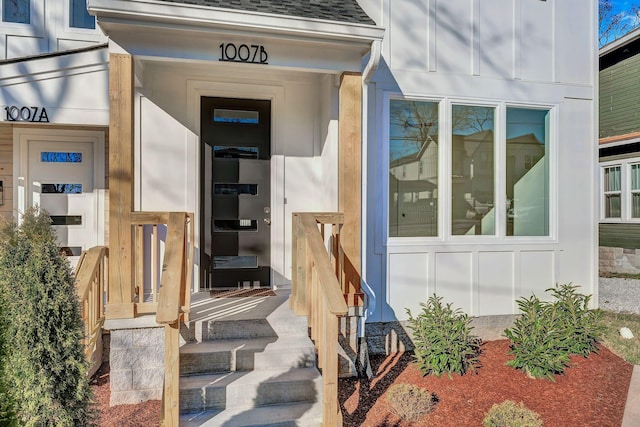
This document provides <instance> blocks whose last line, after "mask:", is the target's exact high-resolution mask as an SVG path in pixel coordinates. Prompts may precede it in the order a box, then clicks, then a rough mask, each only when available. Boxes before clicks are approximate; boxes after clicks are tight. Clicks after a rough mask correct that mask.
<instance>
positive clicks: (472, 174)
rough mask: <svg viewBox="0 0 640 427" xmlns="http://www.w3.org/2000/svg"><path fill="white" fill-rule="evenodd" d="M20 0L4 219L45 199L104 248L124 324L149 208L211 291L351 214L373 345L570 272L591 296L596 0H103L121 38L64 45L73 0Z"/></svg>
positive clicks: (131, 306) (287, 272)
mask: <svg viewBox="0 0 640 427" xmlns="http://www.w3.org/2000/svg"><path fill="white" fill-rule="evenodd" d="M0 1H2V2H3V11H4V10H6V9H5V8H4V6H5V5H6V4H8V2H9V1H10V0H0ZM11 1H13V0H11ZM18 3H24V4H28V5H30V7H31V11H32V15H33V16H32V18H31V20H30V21H29V22H30V23H26V22H25V23H15V22H9V23H3V24H2V26H1V27H0V28H2V31H3V32H4V34H5V35H4V38H3V45H2V46H3V49H2V50H3V52H4V53H3V55H5V57H6V58H11V59H7V60H4V61H1V62H0V104H1V105H2V109H3V110H2V111H3V115H2V121H1V122H0V142H1V146H2V150H3V151H2V153H3V156H4V157H3V160H2V161H3V162H4V163H3V164H4V171H3V172H2V174H0V175H1V178H0V179H2V181H3V182H4V190H5V191H4V201H5V204H4V211H5V212H7V213H8V212H11V211H14V212H20V211H22V210H23V209H24V208H26V207H27V206H30V205H32V204H34V203H39V204H41V205H42V206H45V207H47V208H48V209H50V210H51V211H52V212H53V213H54V214H55V215H56V217H57V218H56V220H57V221H58V223H57V224H58V227H60V228H59V230H61V232H60V234H61V236H64V237H65V238H66V239H67V240H65V241H64V242H63V245H64V246H67V247H69V250H70V251H71V252H72V253H77V251H78V250H79V249H86V248H87V247H90V246H92V245H96V244H102V243H103V242H106V243H107V244H108V246H109V247H110V248H111V250H110V264H109V265H110V268H111V270H110V272H111V274H110V283H109V300H108V302H107V316H108V317H110V318H132V317H134V316H136V314H138V313H140V312H141V307H142V306H143V303H144V302H145V301H143V299H144V297H143V295H144V296H146V295H147V289H146V288H145V290H144V291H145V292H144V294H143V293H140V289H136V292H138V294H137V295H136V294H135V293H134V290H133V288H132V285H131V280H132V279H131V277H130V276H127V273H129V271H128V270H126V268H125V269H124V270H123V267H122V266H123V265H125V264H126V263H127V262H130V258H131V255H132V254H131V247H132V241H133V237H132V235H131V232H130V231H127V230H130V225H131V224H130V222H129V212H132V211H133V212H138V211H142V212H156V211H161V212H168V211H181V212H193V213H194V221H195V229H196V252H195V255H196V256H195V259H194V264H195V270H196V272H195V274H194V280H193V283H192V286H193V291H194V292H196V291H199V290H205V289H211V288H216V287H238V286H241V287H242V286H263V287H264V286H266V287H273V288H281V287H287V286H289V285H290V283H291V277H292V274H293V273H294V272H292V258H293V256H292V255H294V254H292V240H293V238H294V236H292V234H293V233H292V214H293V213H294V212H303V211H306V212H309V211H311V212H338V211H339V212H344V219H345V224H344V226H343V228H342V235H341V240H340V242H341V247H342V249H343V250H344V257H345V260H346V262H348V265H349V267H350V271H349V274H348V275H347V276H348V277H347V279H346V280H347V282H349V283H350V285H352V288H350V290H349V291H348V292H347V293H353V294H357V295H358V296H360V297H361V298H360V300H361V301H364V308H365V310H364V316H363V319H362V320H363V324H364V328H363V329H360V333H361V334H364V335H366V337H367V339H368V341H369V345H370V349H371V351H374V352H379V351H385V350H386V351H389V350H390V349H392V348H395V347H394V346H393V345H392V344H389V343H390V341H391V338H393V337H396V336H401V338H400V339H401V340H404V339H405V338H403V336H404V329H403V327H402V322H404V321H405V320H406V319H407V317H408V316H407V313H406V309H407V308H409V309H411V310H413V312H414V313H415V312H416V310H419V309H420V305H419V304H420V303H421V302H424V301H426V300H427V298H428V297H429V296H430V295H432V294H434V293H436V294H437V295H439V296H441V297H443V298H444V300H445V301H446V302H451V303H453V305H454V306H455V307H459V308H461V309H462V310H464V311H465V312H466V313H468V314H469V315H471V316H474V317H487V316H503V315H507V316H506V317H507V318H508V319H511V316H512V315H513V314H515V313H517V312H518V307H517V305H516V302H515V300H516V299H517V298H519V297H521V296H528V295H530V294H531V293H535V294H536V295H538V296H541V297H544V296H545V289H547V288H549V287H552V286H554V285H555V284H556V283H568V282H573V283H575V284H578V285H579V286H580V291H581V292H583V293H586V294H593V295H594V298H592V300H591V301H592V304H597V300H598V299H597V292H598V288H597V248H596V246H597V234H596V230H597V229H596V225H597V222H598V212H597V208H596V206H597V205H598V203H597V199H596V188H597V177H596V175H595V171H594V169H595V164H596V151H595V149H591V148H590V147H593V145H594V144H593V142H594V141H595V139H596V131H597V123H596V118H597V111H596V101H597V92H596V88H597V84H596V76H597V73H596V66H595V64H596V58H597V48H596V33H595V32H596V25H595V22H597V7H598V6H597V2H596V1H595V0H562V1H545V0H511V1H485V0H425V1H412V0H393V1H391V0H382V1H380V0H375V1H373V0H359V1H356V0H349V1H337V0H328V1H323V2H316V1H310V0H300V1H280V0H262V1H260V2H253V1H248V0H247V1H244V0H243V1H238V2H224V1H219V0H126V1H125V0H87V6H88V10H89V13H90V14H91V15H92V16H95V17H97V27H98V28H99V29H100V30H102V31H103V32H104V34H106V36H108V37H109V44H108V46H107V47H105V46H102V45H92V46H90V47H83V48H81V49H79V50H65V51H57V50H58V49H67V48H69V47H77V46H78V45H77V44H73V45H72V44H66V42H65V43H62V42H61V41H60V40H62V39H61V38H59V37H62V36H60V35H58V34H62V32H66V31H67V29H68V27H69V24H66V22H67V21H66V20H67V17H68V15H67V14H66V12H61V11H63V10H68V9H67V8H68V7H70V6H68V5H70V4H73V5H74V7H75V4H76V2H68V1H64V0H58V1H54V0H47V1H46V2H45V1H44V0H30V1H29V0H24V2H20V1H18ZM62 4H64V6H62ZM45 6H47V7H53V8H54V9H55V8H57V9H55V10H57V11H58V12H57V13H58V15H56V16H57V20H56V19H53V20H52V21H46V22H52V23H53V22H55V24H54V25H53V28H61V30H60V31H61V32H60V33H57V32H52V33H51V34H49V33H47V32H46V31H45V32H44V33H43V31H44V30H45V27H42V26H39V25H40V24H39V22H40V21H38V20H37V19H36V16H38V17H41V16H43V14H44V13H48V12H46V10H44V9H43V8H44V7H45ZM38 11H39V12H38ZM36 12H38V14H36ZM3 19H4V18H3ZM11 19H14V20H15V19H17V18H11ZM22 19H24V18H22ZM43 22H44V21H43ZM63 22H65V23H63ZM83 22H84V21H83ZM567 22H571V25H570V26H568V25H567ZM41 27H42V28H41ZM51 27H52V26H51V25H47V26H46V29H49V28H51ZM63 28H64V31H63V30H62V29H63ZM11 31H15V32H16V34H17V33H19V34H17V35H14V34H13V33H12V32H11ZM87 31H88V33H87V34H88V35H90V36H91V37H87V38H86V39H82V38H81V37H77V38H74V39H73V40H75V42H74V43H80V42H81V41H82V42H83V43H84V42H87V43H93V42H95V43H101V42H102V41H103V39H101V38H100V37H98V38H95V39H94V38H93V37H94V36H95V31H96V30H87ZM27 34H32V35H29V36H27ZM65 34H66V33H65ZM74 34H75V33H74ZM83 34H84V33H83ZM16 37H24V42H25V43H24V48H22V47H21V46H22V44H21V43H20V42H19V40H22V39H17V38H16ZM70 39H71V38H70ZM54 40H58V42H57V43H56V42H55V41H54ZM64 40H67V39H66V38H65V39H64ZM36 47H38V49H36ZM49 51H51V52H53V51H56V52H55V53H46V52H49ZM107 95H109V96H107ZM25 107H26V109H25ZM45 110H46V120H45V119H44V117H45V116H43V112H44V111H45ZM61 150H62V151H61ZM47 152H63V153H81V155H82V159H83V162H80V163H79V164H76V163H73V162H66V163H61V162H49V163H47V162H46V160H43V159H44V157H42V154H41V153H47ZM87 159H90V160H88V163H87V162H86V161H85V160H87ZM84 165H86V166H84ZM105 165H108V166H107V167H106V169H105ZM50 184H82V193H79V194H67V195H66V196H65V198H64V199H62V198H59V197H57V198H56V197H54V195H59V192H58V193H57V194H49V193H50V192H51V191H53V190H51V189H53V188H77V187H74V186H62V187H55V186H54V187H52V186H51V185H50ZM107 190H108V191H109V196H107V195H106V191H107ZM54 193H55V192H54ZM106 224H109V229H110V230H111V232H107V227H106ZM140 247H142V245H141V246H140ZM123 271H124V273H123ZM352 300H353V299H351V298H349V301H352Z"/></svg>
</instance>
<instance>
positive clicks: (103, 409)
mask: <svg viewBox="0 0 640 427" xmlns="http://www.w3.org/2000/svg"><path fill="white" fill-rule="evenodd" d="M91 388H92V389H93V398H94V401H95V406H96V408H97V409H98V412H99V418H98V425H99V426H101V427H154V426H159V425H160V401H159V400H150V401H148V402H143V403H139V404H137V405H117V406H112V407H109V398H110V397H111V391H110V390H109V363H108V362H105V363H103V364H102V366H100V369H99V370H98V372H96V373H95V375H94V376H93V378H92V379H91Z"/></svg>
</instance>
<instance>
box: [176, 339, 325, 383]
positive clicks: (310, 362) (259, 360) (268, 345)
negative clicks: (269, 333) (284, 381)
mask: <svg viewBox="0 0 640 427" xmlns="http://www.w3.org/2000/svg"><path fill="white" fill-rule="evenodd" d="M315 362H316V356H315V348H314V346H313V343H312V342H311V340H310V339H309V338H308V337H306V336H285V337H281V338H275V337H269V338H254V339H250V340H216V341H205V342H199V343H189V344H185V345H184V346H182V347H181V348H180V374H181V375H194V374H204V373H216V372H230V371H251V370H262V369H273V368H274V367H277V368H278V369H292V368H310V367H313V366H315Z"/></svg>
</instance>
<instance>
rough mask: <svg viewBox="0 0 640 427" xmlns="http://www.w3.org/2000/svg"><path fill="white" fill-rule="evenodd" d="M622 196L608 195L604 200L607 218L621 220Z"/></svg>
mask: <svg viewBox="0 0 640 427" xmlns="http://www.w3.org/2000/svg"><path fill="white" fill-rule="evenodd" d="M621 212H622V210H621V209H620V194H607V195H606V196H605V198H604V216H605V217H607V218H620V215H621Z"/></svg>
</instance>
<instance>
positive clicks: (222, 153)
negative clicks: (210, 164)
mask: <svg viewBox="0 0 640 427" xmlns="http://www.w3.org/2000/svg"><path fill="white" fill-rule="evenodd" d="M213 153H214V156H215V157H221V158H225V159H257V158H258V154H259V153H258V147H227V146H219V145H216V146H215V147H213Z"/></svg>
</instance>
